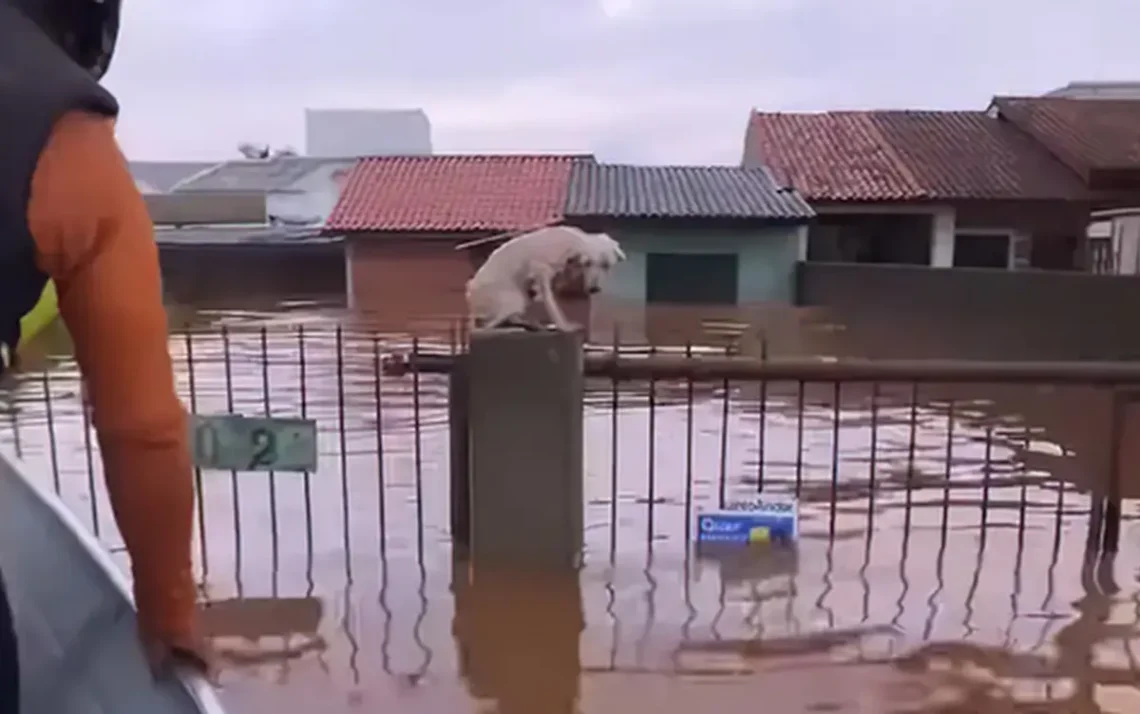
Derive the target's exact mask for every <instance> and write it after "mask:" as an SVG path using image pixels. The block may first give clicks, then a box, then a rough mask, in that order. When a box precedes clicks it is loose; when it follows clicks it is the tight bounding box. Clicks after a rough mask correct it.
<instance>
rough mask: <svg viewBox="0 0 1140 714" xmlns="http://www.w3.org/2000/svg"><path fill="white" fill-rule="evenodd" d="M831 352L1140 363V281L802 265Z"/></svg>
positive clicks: (804, 290)
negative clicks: (825, 331)
mask: <svg viewBox="0 0 1140 714" xmlns="http://www.w3.org/2000/svg"><path fill="white" fill-rule="evenodd" d="M798 298H799V303H800V304H801V305H804V306H812V307H815V308H818V310H817V311H816V321H817V322H821V323H825V324H827V325H829V326H830V328H829V331H830V332H831V334H832V335H833V337H832V338H831V340H830V343H831V344H830V346H829V347H825V346H823V345H818V347H819V349H820V350H821V351H823V352H828V351H831V352H833V353H835V354H858V355H864V356H879V357H914V358H927V357H955V358H976V359H1140V330H1138V329H1137V328H1136V326H1137V325H1140V279H1137V278H1136V277H1132V276H1112V275H1109V276H1104V275H1091V274H1088V273H1080V272H1064V271H1044V270H1022V271H1016V272H1008V271H1002V270H983V269H967V268H953V269H946V270H936V269H931V268H927V267H919V266H895V265H850V264H836V263H801V264H800V266H799V283H798Z"/></svg>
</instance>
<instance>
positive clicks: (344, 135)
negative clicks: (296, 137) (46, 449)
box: [305, 109, 431, 157]
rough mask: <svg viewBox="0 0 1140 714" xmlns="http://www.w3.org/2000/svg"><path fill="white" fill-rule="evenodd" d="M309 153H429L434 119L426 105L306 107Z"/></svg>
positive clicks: (337, 154) (374, 154)
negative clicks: (430, 119) (359, 107)
mask: <svg viewBox="0 0 1140 714" xmlns="http://www.w3.org/2000/svg"><path fill="white" fill-rule="evenodd" d="M305 154H306V155H308V156H328V157H348V156H393V155H412V156H427V155H430V154H431V123H430V122H429V121H428V117H427V114H426V113H424V111H423V110H422V109H394V110H383V109H306V110H305Z"/></svg>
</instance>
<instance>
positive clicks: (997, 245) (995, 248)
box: [954, 233, 1010, 268]
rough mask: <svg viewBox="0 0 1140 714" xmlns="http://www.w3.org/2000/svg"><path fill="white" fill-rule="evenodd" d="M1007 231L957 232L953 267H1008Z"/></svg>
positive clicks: (1008, 239) (1008, 241)
mask: <svg viewBox="0 0 1140 714" xmlns="http://www.w3.org/2000/svg"><path fill="white" fill-rule="evenodd" d="M1009 244H1010V237H1009V234H1008V233H959V234H957V235H955V236H954V267H955V268H1008V267H1009Z"/></svg>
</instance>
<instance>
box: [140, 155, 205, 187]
mask: <svg viewBox="0 0 1140 714" xmlns="http://www.w3.org/2000/svg"><path fill="white" fill-rule="evenodd" d="M217 165H218V162H217V161H132V162H130V169H131V176H133V177H134V179H135V181H138V182H141V183H143V184H145V185H146V186H149V187H151V188H153V189H154V190H155V191H159V192H165V191H169V190H170V189H171V187H173V186H174V184H176V183H178V182H179V181H182V180H183V179H186V178H189V177H190V176H193V175H194V174H196V173H200V172H202V171H205V170H206V169H208V168H211V167H213V166H217Z"/></svg>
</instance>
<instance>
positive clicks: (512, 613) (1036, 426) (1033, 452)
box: [0, 313, 1140, 714]
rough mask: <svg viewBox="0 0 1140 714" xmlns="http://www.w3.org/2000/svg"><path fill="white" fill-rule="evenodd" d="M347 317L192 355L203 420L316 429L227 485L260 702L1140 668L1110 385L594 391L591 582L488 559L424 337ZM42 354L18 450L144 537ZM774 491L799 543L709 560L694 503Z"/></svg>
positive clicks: (218, 598) (83, 502)
mask: <svg viewBox="0 0 1140 714" xmlns="http://www.w3.org/2000/svg"><path fill="white" fill-rule="evenodd" d="M302 314H308V313H302ZM323 319H326V318H324V317H321V316H320V315H319V314H314V315H313V316H312V317H311V320H300V322H301V323H302V324H304V325H305V326H304V329H297V328H296V327H295V326H293V325H294V320H293V319H292V318H288V319H284V320H282V321H283V322H288V323H289V326H288V327H282V326H280V325H277V324H275V323H276V321H277V319H276V318H274V319H273V320H270V321H269V325H268V326H267V328H266V329H265V330H264V331H262V330H261V329H259V328H258V327H253V328H250V327H247V326H243V325H244V323H247V322H250V321H253V322H254V323H255V324H257V325H260V324H261V323H262V322H265V321H264V320H263V319H262V318H261V317H259V316H257V315H255V314H253V313H249V314H242V315H238V316H235V315H232V314H231V315H229V316H227V318H226V320H227V324H229V325H230V327H229V329H228V330H227V332H226V333H225V335H224V336H223V334H222V333H221V332H219V331H218V330H217V329H216V328H207V327H205V326H201V325H200V326H199V327H198V329H199V330H205V332H200V333H198V334H195V335H194V336H193V337H188V336H186V335H178V336H177V337H176V338H175V339H174V340H173V341H172V345H171V349H172V353H173V355H174V357H175V360H176V362H177V363H178V365H179V375H178V384H179V389H180V390H181V391H182V394H183V396H184V397H185V398H186V400H187V401H188V403H191V404H192V405H193V408H194V410H195V411H198V412H201V413H211V412H218V411H237V412H242V413H246V414H263V413H268V414H275V415H282V416H284V415H290V416H292V415H305V416H308V417H311V418H315V419H317V420H318V423H319V425H320V467H319V469H318V471H317V472H314V473H310V474H261V473H239V474H230V473H215V472H206V473H202V474H201V475H200V479H199V493H200V499H199V503H200V510H199V528H198V532H197V534H196V539H197V543H196V546H197V566H198V570H199V577H200V579H201V581H202V583H203V587H204V590H205V592H206V593H207V594H208V596H209V598H210V599H211V600H212V601H213V602H214V603H216V604H215V606H214V607H213V608H211V609H210V610H209V611H207V615H206V618H207V624H208V627H209V628H210V632H211V633H212V634H213V635H214V636H216V637H217V638H218V643H219V646H220V647H221V648H223V651H224V653H225V654H226V655H227V660H226V661H227V663H228V669H227V671H226V672H225V676H224V685H225V691H224V695H225V697H226V699H227V701H228V702H229V703H230V704H231V706H232V708H233V711H235V712H242V711H263V710H268V709H270V708H273V707H277V708H279V709H281V710H283V711H308V710H310V709H313V708H315V707H320V708H321V709H322V710H323V711H327V712H329V714H333V713H334V712H339V711H346V712H347V711H355V710H359V709H362V708H372V709H394V710H399V711H404V712H421V711H422V712H435V711H456V712H463V711H472V712H474V711H486V710H493V711H502V712H535V713H536V714H545V713H546V712H558V711H574V706H575V704H574V702H575V701H577V705H576V706H577V708H578V710H580V711H583V712H605V711H614V710H617V709H618V708H619V707H635V706H636V707H645V708H655V709H657V710H659V711H661V712H671V711H677V712H682V711H692V710H693V709H696V708H710V707H716V708H717V709H718V710H719V711H722V712H748V713H749V714H753V712H755V710H756V705H757V702H764V703H765V704H769V705H770V708H771V709H772V710H773V711H789V712H794V711H870V712H894V711H898V712H905V711H947V712H952V711H961V712H967V711H969V712H986V711H1065V712H1084V711H1090V712H1092V711H1102V710H1104V708H1108V707H1110V706H1115V707H1118V708H1119V707H1120V706H1122V705H1120V704H1113V705H1110V704H1108V703H1107V699H1106V698H1109V697H1114V696H1115V697H1118V698H1119V697H1122V696H1126V695H1125V694H1122V691H1123V690H1122V688H1124V687H1126V685H1127V683H1128V682H1129V681H1133V680H1134V679H1135V678H1136V677H1137V676H1138V675H1137V672H1136V666H1135V662H1134V660H1135V658H1136V647H1137V640H1138V639H1140V635H1138V634H1137V633H1136V631H1135V627H1136V622H1137V620H1140V612H1138V608H1140V605H1138V603H1140V592H1138V591H1137V588H1136V587H1135V586H1134V583H1135V581H1136V577H1135V576H1136V574H1137V572H1138V571H1140V560H1138V558H1140V556H1138V554H1137V549H1136V538H1137V536H1140V532H1136V531H1135V519H1136V517H1137V511H1136V507H1135V503H1132V502H1129V503H1127V504H1126V518H1127V519H1128V520H1127V521H1126V527H1128V528H1132V529H1133V530H1132V532H1130V533H1127V534H1126V538H1125V547H1124V550H1123V551H1122V552H1121V553H1120V555H1119V556H1118V558H1117V560H1116V561H1114V562H1109V561H1106V562H1102V563H1100V564H1092V565H1089V564H1086V563H1085V562H1084V537H1085V528H1086V521H1087V515H1088V512H1089V508H1090V489H1091V487H1092V486H1093V485H1095V484H1096V483H1098V481H1097V479H1099V478H1100V477H1101V476H1103V474H1104V469H1105V461H1104V437H1105V434H1106V433H1107V422H1106V421H1105V418H1104V417H1105V413H1106V410H1105V409H1104V407H1105V406H1106V404H1105V403H1104V400H1103V395H1101V394H1099V393H1095V392H1092V391H1091V390H1079V389H1033V388H1023V387H1018V388H1012V387H1011V388H993V387H981V386H973V385H964V386H955V387H945V386H940V385H919V386H916V387H912V386H910V385H866V386H852V385H840V386H837V385H832V384H807V385H802V384H796V383H769V384H763V385H761V384H727V385H726V384H723V383H720V384H703V383H697V384H690V383H684V382H680V383H674V382H657V383H640V384H631V385H623V386H620V387H615V386H614V385H612V384H610V383H608V382H603V381H591V383H590V385H589V392H588V394H587V416H586V437H587V446H586V458H585V461H586V466H587V479H586V507H585V516H586V524H587V543H586V549H587V552H586V562H587V564H586V567H585V569H584V570H583V571H582V572H581V573H580V574H579V575H578V577H575V578H567V577H538V576H535V575H533V574H526V573H517V572H505V571H483V572H479V573H471V572H469V571H468V570H467V569H466V568H464V567H461V565H460V566H457V565H456V561H455V560H454V559H453V556H452V552H451V548H450V539H449V536H448V532H447V528H448V525H447V524H448V518H449V503H448V494H447V490H446V484H447V483H448V453H449V451H448V431H447V414H446V408H445V407H446V399H447V390H446V382H445V380H443V379H440V378H438V377H434V376H430V375H421V376H419V377H407V378H401V379H393V378H387V377H382V376H378V375H379V372H380V370H379V357H380V355H381V353H382V352H383V351H384V350H386V349H396V348H406V347H407V346H408V339H407V337H406V336H404V335H380V336H376V335H374V334H372V333H370V332H367V331H359V330H353V329H343V330H341V331H340V332H337V331H335V330H333V329H331V328H330V327H328V326H322V325H321V320H323ZM205 322H208V321H205ZM439 343H440V347H441V348H443V349H446V347H447V343H448V337H447V336H446V335H445V336H442V337H441V338H440V339H439ZM31 366H32V368H33V369H32V371H29V372H27V373H25V374H24V375H22V376H21V378H20V379H19V380H18V382H17V383H16V384H15V385H13V386H12V388H11V389H10V390H8V391H7V392H6V393H5V395H4V402H3V407H2V411H3V413H2V414H0V439H3V440H5V442H6V443H10V444H12V445H13V446H14V447H16V448H17V449H18V450H19V451H20V452H21V453H22V454H23V456H24V458H26V459H27V460H28V461H30V462H31V463H32V464H33V467H34V468H36V469H38V472H39V473H41V474H42V476H43V478H44V479H45V482H46V483H48V484H49V485H51V484H54V483H58V486H59V492H60V493H61V496H62V498H63V499H64V500H65V502H67V503H68V504H69V505H70V506H71V508H72V509H73V510H74V511H76V512H77V513H78V514H80V516H81V517H83V518H85V519H86V520H87V521H88V522H89V523H90V524H91V525H92V527H94V528H96V529H97V531H98V532H99V534H100V536H101V537H102V538H103V539H104V541H105V542H107V543H108V544H109V545H110V546H111V547H112V548H119V547H120V546H121V539H120V537H119V535H118V533H117V532H115V529H114V525H113V522H112V521H111V519H110V518H109V514H110V510H109V504H108V503H107V502H106V495H105V493H104V491H103V489H102V488H101V486H100V484H101V465H100V463H99V459H98V455H97V446H96V445H95V444H94V443H93V440H92V438H91V431H90V425H89V423H88V421H87V416H86V413H85V410H84V409H82V405H81V402H80V399H79V396H78V395H79V385H78V380H77V378H76V375H75V372H74V365H73V364H72V363H71V362H70V361H68V360H67V359H65V358H56V357H52V356H50V354H45V356H44V357H43V358H42V362H41V365H40V366H42V367H44V368H43V369H40V370H35V369H34V368H35V367H36V366H37V365H36V364H35V363H33V364H32V365H31ZM761 488H762V489H763V490H764V491H766V492H767V491H773V492H786V493H797V494H798V495H799V497H800V500H801V503H802V504H803V539H802V542H801V543H800V545H799V548H798V549H797V550H796V551H794V552H791V553H778V552H768V553H761V554H760V555H759V556H757V557H749V558H736V559H733V558H729V559H724V558H712V559H710V558H707V557H698V555H697V554H694V553H691V552H690V551H689V549H688V547H687V544H688V542H689V540H690V538H689V536H690V534H691V526H692V514H693V513H694V512H695V511H696V510H697V509H699V508H701V507H705V506H709V505H715V504H717V503H720V502H723V501H724V500H726V499H731V498H734V497H737V496H741V495H750V494H754V493H756V492H757V491H758V490H760V489H761ZM1129 488H1130V489H1132V491H1131V492H1128V491H1127V489H1126V493H1128V495H1129V496H1133V497H1134V496H1135V495H1136V494H1135V488H1136V486H1135V485H1131V484H1130V485H1129ZM702 555H703V554H702ZM119 557H122V554H121V553H119ZM1109 576H1112V577H1109ZM1129 678H1132V679H1129ZM821 681H822V682H826V684H827V686H826V687H822V686H821V685H820V682H821ZM1114 687H1115V688H1117V689H1115V690H1114V689H1113V688H1114ZM923 707H926V709H924V708H923ZM937 707H942V708H941V709H938V708H937ZM955 707H957V708H955ZM1002 707H1005V708H1004V709H1003V708H1002ZM1098 707H1101V708H1098ZM1109 710H1111V709H1109Z"/></svg>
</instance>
